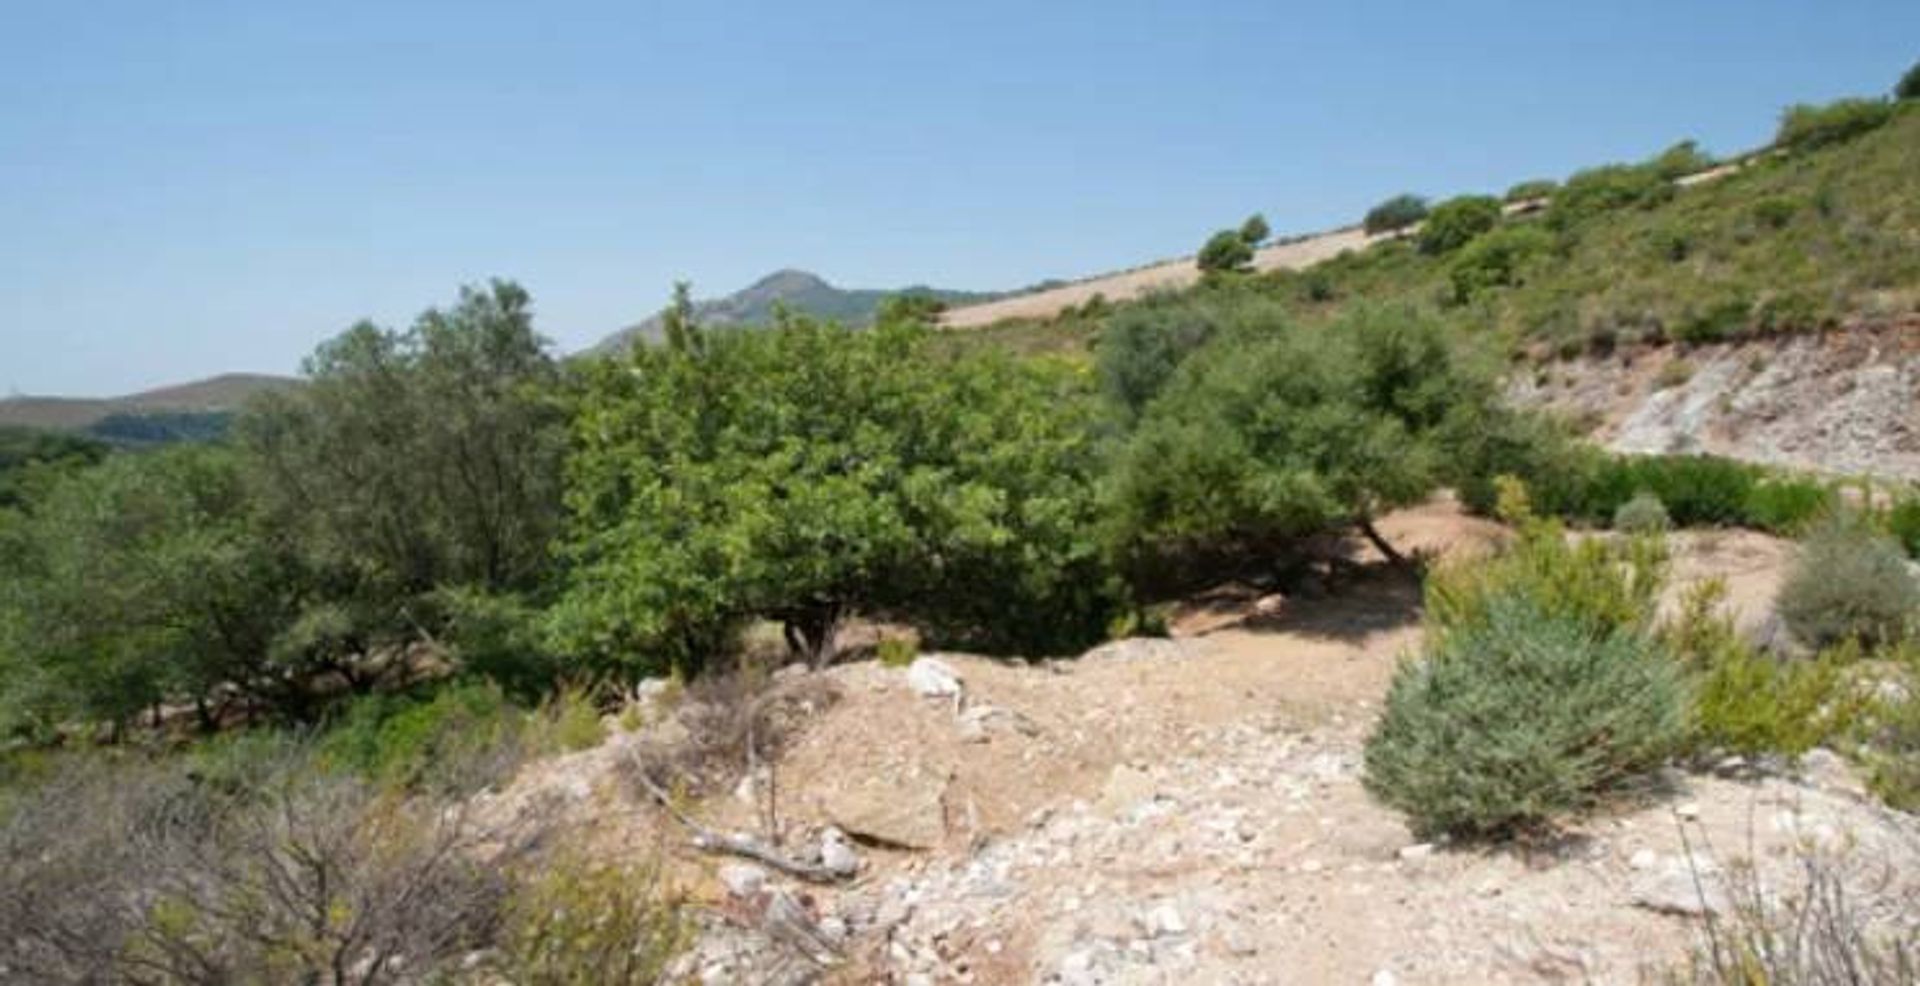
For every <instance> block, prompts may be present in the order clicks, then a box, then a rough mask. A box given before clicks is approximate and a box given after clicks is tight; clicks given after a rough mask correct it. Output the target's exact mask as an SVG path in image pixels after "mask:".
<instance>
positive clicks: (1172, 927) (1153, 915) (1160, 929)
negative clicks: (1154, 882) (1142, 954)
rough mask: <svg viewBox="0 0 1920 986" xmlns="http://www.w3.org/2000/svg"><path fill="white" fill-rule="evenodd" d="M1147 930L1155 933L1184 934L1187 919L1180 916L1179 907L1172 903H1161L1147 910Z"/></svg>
mask: <svg viewBox="0 0 1920 986" xmlns="http://www.w3.org/2000/svg"><path fill="white" fill-rule="evenodd" d="M1146 924H1147V930H1148V931H1151V932H1152V933H1154V934H1156V935H1184V934H1186V933H1187V919H1186V918H1184V917H1181V916H1180V909H1179V908H1177V907H1174V906H1173V905H1172V904H1161V905H1160V906H1159V907H1156V908H1154V909H1153V910H1151V911H1149V912H1147V922H1146Z"/></svg>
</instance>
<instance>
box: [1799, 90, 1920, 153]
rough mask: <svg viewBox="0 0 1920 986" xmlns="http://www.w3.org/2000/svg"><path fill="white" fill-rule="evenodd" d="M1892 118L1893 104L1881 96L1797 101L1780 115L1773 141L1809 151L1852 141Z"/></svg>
mask: <svg viewBox="0 0 1920 986" xmlns="http://www.w3.org/2000/svg"><path fill="white" fill-rule="evenodd" d="M1891 119H1893V104H1892V103H1889V102H1887V101H1886V100H1884V99H1839V100H1835V101H1833V102H1831V103H1828V104H1826V105H1825V106H1812V105H1808V104H1806V103H1800V104H1797V105H1794V106H1789V107H1787V109H1786V111H1785V112H1783V113H1782V114H1780V129H1779V131H1778V132H1777V133H1775V134H1774V138H1773V142H1774V144H1776V145H1778V146H1780V147H1787V148H1792V149H1794V150H1801V151H1810V150H1815V149H1817V148H1821V147H1826V146H1828V145H1831V144H1839V143H1843V142H1845V141H1849V140H1852V139H1853V138H1855V137H1858V136H1860V135H1861V134H1864V133H1867V132H1869V131H1872V130H1876V129H1878V128H1880V127H1881V126H1884V125H1885V124H1886V122H1887V121H1888V120H1891Z"/></svg>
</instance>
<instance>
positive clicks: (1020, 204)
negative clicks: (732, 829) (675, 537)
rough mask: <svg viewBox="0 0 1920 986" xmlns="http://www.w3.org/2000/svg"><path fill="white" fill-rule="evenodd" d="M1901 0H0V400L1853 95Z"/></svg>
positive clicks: (1611, 148) (1272, 198)
mask: <svg viewBox="0 0 1920 986" xmlns="http://www.w3.org/2000/svg"><path fill="white" fill-rule="evenodd" d="M1916 58H1920V3H1917V2H1914V0H1899V2H1893V0H1889V2H1844V0H1833V2H1819V3H1815V2H1812V0H1797V2H1776V0H1716V2H1704V0H1700V2H1689V0H1665V2H1659V3H1644V2H1620V0H1614V2H1607V3H1582V4H1577V5H1575V4H1564V5H1563V4H1557V3H1541V2H1538V0H1534V2H1455V3H1434V2H1407V3H1361V2H1339V3H1313V4H1305V3H1298V4H1296V3H1280V2H1273V0H1267V2H1257V0H1249V2H1229V0H1217V2H1208V0H1186V2H1179V3H1175V2H1165V3H1133V2H1127V0H1102V2H1089V3H1046V2H1038V0H1025V2H998V0H963V2H953V3H938V4H936V3H922V2H915V0H875V2H863V3H825V2H817V3H798V2H786V3H751V4H750V3H729V2H724V0H709V2H683V3H648V2H644V0H627V2H616V3H605V4H574V3H561V2H547V3H531V2H519V3H511V4H492V3H484V2H460V3H445V4H429V3H406V2H398V0H388V2H377V3H353V2H335V0H329V2H326V3H305V4H284V3H272V2H261V0H245V2H234V3H214V2H202V3H196V2H192V0H168V2H152V0H138V2H127V3H111V2H75V0H47V2H24V0H0V391H3V390H18V391H23V392H29V393H75V394H106V393H117V392H124V391H128V390H134V389H139V388H143V387H147V386H152V385H156V384H162V383H169V382H177V381H180V380H184V379H188V378H192V377H198V376H204V375H207V374H211V373H215V372H220V371H225V370H257V371H264V372H292V371H294V370H295V369H296V368H297V366H298V362H299V358H300V356H301V355H303V354H304V353H305V352H307V351H308V350H309V349H311V348H312V346H313V345H314V343H316V342H317V341H319V340H320V339H322V338H324V337H326V336H327V335H330V334H332V333H334V332H336V331H339V330H340V329H342V328H344V327H346V326H347V325H349V324H350V323H352V322H353V321H354V320H356V319H358V318H361V317H372V318H374V319H376V320H378V321H381V322H384V323H388V324H395V325H399V324H404V323H405V322H406V321H408V320H409V319H410V318H411V317H412V316H413V315H414V314H415V313H417V312H418V311H420V310H421V309H423V308H425V307H427V306H429V305H433V304H438V303H441V302H444V301H446V300H448V299H450V298H451V297H452V296H453V295H454V293H455V290H456V288H457V287H458V286H459V285H460V284H462V283H467V282H474V281H478V280H482V279H485V278H487V277H490V276H502V277H512V278H515V279H518V280H519V281H521V282H522V283H523V284H525V285H526V286H527V287H528V289H530V290H531V291H532V292H533V295H534V299H535V302H536V305H537V309H538V318H539V325H540V327H541V329H542V331H544V332H545V333H546V334H548V335H549V336H552V337H553V338H555V339H556V340H557V341H558V342H559V344H560V345H561V347H562V348H563V349H568V350H571V349H574V348H578V347H580V346H583V345H585V344H588V343H590V342H592V341H593V340H595V339H597V338H598V337H599V336H601V335H602V334H604V333H606V332H608V331H610V330H612V329H614V328H617V327H619V326H621V325H623V324H627V323H630V322H633V321H635V320H637V319H639V318H641V317H644V316H645V315H647V314H649V313H650V312H652V311H653V310H655V309H657V308H658V307H659V306H660V305H661V304H662V303H663V302H664V300H665V298H666V296H667V292H668V289H669V286H670V284H671V282H672V281H673V280H674V279H676V278H688V279H691V280H692V281H694V283H695V293H696V294H697V295H713V294H724V293H727V292H730V291H733V290H735V289H737V288H739V287H741V286H743V285H745V284H746V283H748V282H750V281H751V280H753V279H754V278H756V277H758V276H759V275H761V274H763V273H766V272H767V271H769V270H772V269H774V268H778V267H786V266H793V267H804V268H806V269H809V270H812V271H815V272H817V273H819V274H821V275H823V276H825V277H826V278H828V279H829V280H831V281H833V282H835V283H837V284H840V285H842V286H850V287H893V286H900V285H904V284H908V283H913V282H926V283H932V284H936V285H939V286H943V287H957V288H976V289H989V288H1012V287H1017V286H1019V285H1022V284H1027V283H1031V282H1033V281H1037V280H1040V279H1043V278H1048V277H1067V276H1078V275H1083V274H1090V273H1096V272H1100V271H1103V270H1107V269H1111V268H1115V267H1121V266H1130V265H1133V264H1136V263H1140V262H1143V261H1147V260H1151V259H1156V258H1160V257H1165V256H1169V255H1173V254H1178V253H1182V252H1186V251H1189V250H1190V249H1191V248H1193V247H1194V246H1195V245H1196V244H1197V243H1198V242H1199V241H1200V240H1201V239H1202V238H1203V236H1204V234H1205V233H1206V232H1207V231H1209V230H1210V229H1213V228H1215V227H1218V226H1222V225H1226V224H1229V223H1232V222H1237V221H1238V220H1239V219H1240V218H1241V217H1243V216H1245V215H1246V214H1247V213H1250V212H1253V211H1255V210H1260V211H1264V212H1265V213H1266V214H1267V216H1268V218H1269V219H1270V220H1271V221H1272V223H1273V226H1274V228H1275V230H1276V231H1277V232H1282V233H1285V232H1297V231H1306V230H1311V229H1315V228H1320V227H1325V226H1330V225H1336V224H1340V223H1344V222H1349V221H1352V220H1353V219H1354V218H1355V217H1356V216H1358V215H1359V214H1360V213H1361V212H1362V211H1363V210H1364V209H1365V208H1366V207H1367V206H1368V205H1370V204H1372V203H1373V202H1375V201H1377V200H1379V199H1381V198H1383V197H1385V196H1386V195H1388V194H1390V193H1393V192H1397V191H1402V190H1411V191H1416V192H1421V193H1425V194H1429V195H1445V194H1451V193H1455V192H1462V191H1473V190H1490V191H1498V190H1500V189H1504V188H1505V187H1506V186H1507V185H1508V184H1510V183H1512V182H1514V181H1516V180H1518V179H1522V178H1529V177H1536V176H1559V175H1563V174H1564V173H1565V172H1567V171H1569V170H1571V169H1574V168H1577V167H1581V166H1585V165H1590V164H1596V163H1601V162H1604V161H1609V160H1619V159H1625V158H1638V157H1642V156H1645V155H1647V154H1650V153H1652V152H1654V151H1656V150H1658V149H1660V148H1661V147H1663V146H1665V145H1667V144H1670V143H1672V142H1673V141H1675V140H1678V139H1680V138H1683V137H1694V138H1697V139H1699V140H1700V141H1702V142H1703V143H1704V144H1705V145H1706V146H1707V147H1708V148H1709V149H1710V150H1713V151H1716V152H1723V153H1724V152H1730V151H1735V150H1739V149H1742V148H1745V147H1748V146H1752V145H1755V144H1758V143H1761V142H1763V141H1764V140H1765V139H1766V138H1767V137H1768V136H1769V135H1770V133H1771V131H1772V128H1773V124H1774V120H1775V118H1776V116H1777V114H1778V112H1779V110H1780V108H1781V107H1782V106H1783V105H1785V104H1787V103H1789V102H1793V101H1796V100H1808V101H1818V100H1826V99H1831V98H1835V97H1838V96H1843V95H1855V94H1878V93H1883V92H1885V91H1886V90H1887V89H1888V88H1889V87H1891V86H1892V84H1893V82H1894V81H1895V79H1897V78H1898V76H1899V75H1900V73H1901V72H1902V71H1904V70H1905V69H1906V67H1907V66H1908V65H1910V64H1912V63H1913V61H1914V60H1915V59H1916Z"/></svg>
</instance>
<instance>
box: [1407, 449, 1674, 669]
mask: <svg viewBox="0 0 1920 986" xmlns="http://www.w3.org/2000/svg"><path fill="white" fill-rule="evenodd" d="M1519 489H1520V490H1522V491H1524V489H1525V488H1524V486H1521V487H1519ZM1511 512H1512V508H1511V507H1509V508H1508V513H1509V516H1508V517H1507V518H1506V519H1508V520H1509V521H1510V522H1512V523H1514V524H1516V525H1518V526H1519V528H1520V537H1519V539H1518V540H1517V541H1516V542H1515V543H1514V544H1513V545H1512V546H1511V547H1510V548H1509V549H1508V550H1506V551H1503V552H1501V553H1500V554H1498V555H1496V556H1494V557H1492V558H1483V559H1474V560H1472V561H1468V562H1463V563H1459V564H1453V565H1448V566H1445V567H1443V568H1441V569H1440V570H1438V571H1436V572H1434V573H1433V574H1432V575H1430V576H1429V577H1428V579H1427V585H1426V600H1425V604H1426V607H1425V608H1426V621H1427V632H1428V635H1429V636H1431V637H1434V638H1439V637H1444V636H1446V635H1448V634H1451V633H1455V632H1457V631H1458V630H1459V629H1460V628H1462V627H1470V626H1474V625H1476V624H1478V623H1481V622H1484V621H1485V620H1486V619H1488V614H1490V613H1491V612H1492V611H1493V610H1494V609H1495V608H1496V607H1497V606H1498V605H1499V604H1500V603H1501V601H1502V600H1514V599H1517V600H1521V601H1523V602H1525V603H1526V604H1527V606H1528V607H1529V608H1531V609H1533V610H1536V611H1538V612H1539V613H1541V614H1543V615H1545V616H1548V617H1551V618H1553V619H1555V620H1565V621H1569V622H1572V623H1575V624H1577V625H1579V626H1582V627H1585V628H1586V629H1587V631H1588V632H1589V634H1591V635H1592V636H1595V637H1602V636H1607V635H1610V634H1616V633H1640V632H1643V631H1645V630H1647V629H1648V628H1649V627H1650V626H1651V622H1652V619H1653V613H1654V609H1655V605H1656V602H1657V600H1658V599H1659V596H1660V588H1661V586H1662V585H1663V584H1664V583H1665V581H1666V572H1667V553H1666V545H1665V542H1664V541H1663V540H1662V539H1660V538H1629V539H1622V540H1616V541H1609V540H1606V539H1602V538H1584V539H1581V540H1580V541H1578V542H1569V541H1568V539H1567V538H1566V536H1565V532H1564V531H1563V530H1562V529H1561V528H1560V525H1559V524H1557V523H1554V522H1551V521H1541V520H1536V519H1534V518H1533V517H1532V516H1531V514H1530V513H1526V512H1522V513H1520V514H1519V515H1518V516H1511Z"/></svg>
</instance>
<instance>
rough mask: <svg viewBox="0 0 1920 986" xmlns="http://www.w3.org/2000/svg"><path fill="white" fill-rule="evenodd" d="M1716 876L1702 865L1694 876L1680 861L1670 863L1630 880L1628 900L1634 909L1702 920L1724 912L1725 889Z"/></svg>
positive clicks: (1711, 870)
mask: <svg viewBox="0 0 1920 986" xmlns="http://www.w3.org/2000/svg"><path fill="white" fill-rule="evenodd" d="M1722 883H1723V881H1722V880H1721V879H1720V878H1719V874H1718V873H1717V872H1715V871H1714V870H1713V869H1712V868H1711V867H1710V866H1707V865H1705V864H1702V867H1701V872H1699V873H1698V874H1695V873H1694V872H1693V870H1691V869H1689V868H1688V867H1687V865H1686V864H1685V863H1684V862H1681V861H1673V862H1670V863H1669V864H1668V865H1667V867H1666V868H1664V869H1662V870H1660V871H1658V872H1654V873H1647V874H1644V875H1642V876H1640V877H1638V878H1636V879H1635V880H1634V881H1633V887H1632V900H1633V904H1634V906H1636V907H1644V908H1646V909H1647V910H1649V911H1657V912H1659V913H1661V914H1678V915H1681V916H1684V917H1702V916H1704V915H1708V914H1721V913H1724V912H1725V911H1726V910H1727V907H1728V903H1729V902H1728V900H1727V892H1726V888H1725V887H1724V886H1722Z"/></svg>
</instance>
